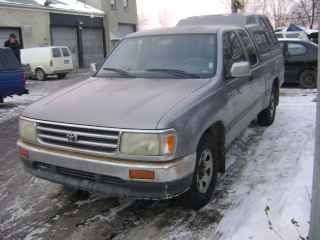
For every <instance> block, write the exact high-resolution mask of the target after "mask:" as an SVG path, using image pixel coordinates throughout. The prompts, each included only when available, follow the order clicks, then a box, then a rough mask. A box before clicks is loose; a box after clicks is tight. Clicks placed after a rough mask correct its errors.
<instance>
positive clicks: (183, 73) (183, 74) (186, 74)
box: [146, 68, 200, 78]
mask: <svg viewBox="0 0 320 240" xmlns="http://www.w3.org/2000/svg"><path fill="white" fill-rule="evenodd" d="M146 71H148V72H165V73H169V74H172V75H175V76H180V77H192V78H200V76H199V75H197V74H194V73H189V72H186V71H183V70H179V69H171V68H149V69H146Z"/></svg>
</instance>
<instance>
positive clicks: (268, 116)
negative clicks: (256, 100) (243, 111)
mask: <svg viewBox="0 0 320 240" xmlns="http://www.w3.org/2000/svg"><path fill="white" fill-rule="evenodd" d="M277 97H278V89H277V87H276V86H275V85H274V86H273V88H272V92H271V96H270V102H269V106H268V107H267V108H266V109H264V110H262V111H261V112H260V113H259V114H258V124H259V125H260V126H264V127H267V126H270V125H272V123H273V122H274V119H275V116H276V109H277V103H278V99H277Z"/></svg>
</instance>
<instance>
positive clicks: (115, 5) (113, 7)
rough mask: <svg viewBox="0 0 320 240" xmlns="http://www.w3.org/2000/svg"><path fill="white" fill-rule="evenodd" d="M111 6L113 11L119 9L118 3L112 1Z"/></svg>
mask: <svg viewBox="0 0 320 240" xmlns="http://www.w3.org/2000/svg"><path fill="white" fill-rule="evenodd" d="M110 6H111V10H116V9H117V1H116V0H110Z"/></svg>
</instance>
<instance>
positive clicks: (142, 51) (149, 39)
mask: <svg viewBox="0 0 320 240" xmlns="http://www.w3.org/2000/svg"><path fill="white" fill-rule="evenodd" d="M216 45H217V43H216V35H215V34H184V35H162V36H146V37H139V38H128V39H125V40H123V41H122V42H121V43H120V44H119V46H118V47H117V48H116V49H115V50H114V51H113V52H112V54H111V55H110V56H109V58H108V59H107V60H106V62H105V64H104V65H103V67H102V68H101V70H100V72H99V73H98V76H102V75H104V76H106V75H110V76H111V75H112V76H120V77H168V75H170V76H174V77H181V78H187V77H189V78H190V77H199V78H200V77H201V78H205V77H211V76H213V75H215V72H216V65H217V56H216V55H217V54H216V49H217V46H216Z"/></svg>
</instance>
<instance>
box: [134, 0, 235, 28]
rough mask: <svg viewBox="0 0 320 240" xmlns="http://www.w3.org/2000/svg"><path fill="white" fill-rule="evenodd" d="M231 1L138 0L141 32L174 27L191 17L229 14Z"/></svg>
mask: <svg viewBox="0 0 320 240" xmlns="http://www.w3.org/2000/svg"><path fill="white" fill-rule="evenodd" d="M229 2H230V0H137V7H138V15H139V23H140V24H139V25H140V29H139V30H145V29H152V28H158V27H166V26H168V27H169V26H174V25H175V24H176V23H177V22H178V21H179V20H180V19H183V18H186V17H189V16H198V15H206V14H222V13H228V11H229V8H230V7H229V6H230V5H229Z"/></svg>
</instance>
